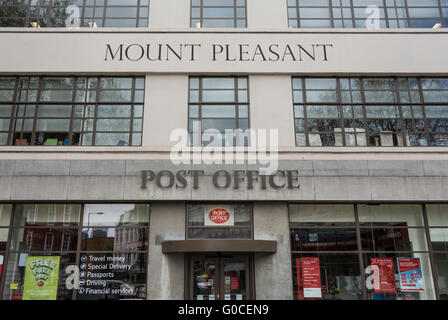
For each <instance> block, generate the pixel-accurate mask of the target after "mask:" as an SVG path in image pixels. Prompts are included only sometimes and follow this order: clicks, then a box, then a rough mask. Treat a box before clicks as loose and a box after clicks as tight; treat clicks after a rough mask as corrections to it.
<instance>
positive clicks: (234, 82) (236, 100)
mask: <svg viewBox="0 0 448 320" xmlns="http://www.w3.org/2000/svg"><path fill="white" fill-rule="evenodd" d="M235 3H236V0H235ZM233 90H234V97H235V125H236V129H238V128H239V127H240V119H239V117H238V109H239V99H238V77H234V79H233ZM224 138H226V136H225V135H224ZM243 139H244V138H243ZM238 143H239V141H238V136H237V135H235V144H236V146H238ZM232 144H233V143H232ZM224 145H225V142H224ZM236 146H235V147H236Z"/></svg>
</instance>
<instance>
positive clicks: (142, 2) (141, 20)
mask: <svg viewBox="0 0 448 320" xmlns="http://www.w3.org/2000/svg"><path fill="white" fill-rule="evenodd" d="M26 1H27V3H26V4H25V5H15V6H11V7H17V8H19V7H20V8H23V9H24V10H25V12H26V14H25V17H2V18H0V23H1V20H6V21H7V20H8V19H14V18H16V19H18V18H21V19H23V25H21V26H6V27H25V28H26V27H31V22H40V21H39V20H44V21H46V22H47V23H46V24H48V25H42V26H40V27H49V28H52V27H56V28H65V27H66V26H65V25H64V26H59V25H57V26H54V24H55V20H57V19H62V20H63V21H65V19H66V18H67V16H66V14H65V12H64V15H63V16H62V17H59V16H54V15H53V14H52V9H53V1H56V0H48V1H49V2H48V6H36V5H31V3H32V0H26ZM80 1H81V2H82V4H81V5H78V7H79V19H80V27H88V28H92V27H93V26H90V25H89V23H93V22H95V23H96V22H100V21H101V25H98V23H97V27H100V28H102V27H104V25H105V23H106V21H110V20H112V21H117V20H132V19H135V25H134V26H132V28H147V27H148V26H149V8H150V5H151V0H136V3H137V5H135V6H128V5H112V6H108V4H107V0H104V4H103V5H98V6H97V5H96V1H97V0H94V2H93V4H92V5H88V4H87V0H80ZM146 1H147V2H148V4H147V5H146ZM75 5H76V4H75ZM36 8H37V9H38V11H40V10H42V9H43V10H45V11H46V14H44V15H43V16H41V17H39V19H38V21H33V20H35V18H34V17H31V12H32V11H33V10H35V9H36ZM57 8H61V9H64V8H63V7H57ZM96 8H102V10H101V15H99V16H98V17H95V14H94V13H95V12H96V10H95V9H96ZM107 8H136V16H135V17H119V16H112V17H108V16H107ZM145 8H146V10H147V11H148V12H147V14H146V17H144V16H142V17H140V11H141V10H142V9H145ZM89 9H92V14H93V16H92V17H90V16H89V17H88V18H93V19H89V20H87V19H88V18H87V17H86V11H87V10H89ZM41 12H42V11H41ZM142 24H143V25H142ZM39 25H40V24H39ZM112 27H113V28H129V27H120V26H118V27H117V26H112Z"/></svg>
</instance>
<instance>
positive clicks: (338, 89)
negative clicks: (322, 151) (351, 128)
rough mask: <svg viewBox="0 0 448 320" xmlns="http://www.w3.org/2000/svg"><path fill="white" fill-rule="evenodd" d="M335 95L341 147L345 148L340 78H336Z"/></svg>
mask: <svg viewBox="0 0 448 320" xmlns="http://www.w3.org/2000/svg"><path fill="white" fill-rule="evenodd" d="M336 95H337V97H338V104H337V108H338V113H339V120H340V121H341V135H342V146H343V147H346V146H347V143H346V141H345V118H344V112H343V109H342V97H341V84H340V78H336ZM355 136H356V135H355ZM335 146H336V133H335Z"/></svg>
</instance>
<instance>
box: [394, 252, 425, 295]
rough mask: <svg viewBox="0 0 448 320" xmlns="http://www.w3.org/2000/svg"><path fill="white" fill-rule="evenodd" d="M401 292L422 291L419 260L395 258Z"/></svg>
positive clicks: (423, 287)
mask: <svg viewBox="0 0 448 320" xmlns="http://www.w3.org/2000/svg"><path fill="white" fill-rule="evenodd" d="M397 263H398V273H399V274H400V286H401V291H404V292H405V291H411V292H412V291H424V290H425V286H424V283H423V274H422V268H421V266H420V258H397Z"/></svg>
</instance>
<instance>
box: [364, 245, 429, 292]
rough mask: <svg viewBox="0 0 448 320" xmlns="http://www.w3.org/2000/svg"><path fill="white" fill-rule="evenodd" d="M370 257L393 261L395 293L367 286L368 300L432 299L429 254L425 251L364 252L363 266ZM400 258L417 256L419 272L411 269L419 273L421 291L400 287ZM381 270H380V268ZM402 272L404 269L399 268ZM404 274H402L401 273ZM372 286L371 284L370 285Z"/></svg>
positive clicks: (369, 260) (366, 264)
mask: <svg viewBox="0 0 448 320" xmlns="http://www.w3.org/2000/svg"><path fill="white" fill-rule="evenodd" d="M372 258H386V259H390V262H391V263H393V271H394V274H393V275H392V278H393V279H394V280H396V281H395V293H382V292H375V291H374V290H372V289H373V288H371V289H369V288H367V297H368V299H370V300H434V299H435V292H434V285H433V279H432V273H431V267H430V262H429V255H428V254H427V253H394V252H388V253H366V254H364V255H363V259H364V266H365V267H368V266H370V265H371V263H372ZM400 258H419V259H420V261H419V264H420V268H421V273H420V272H419V270H413V271H414V274H421V277H422V282H421V283H422V284H423V287H424V290H423V291H418V292H410V291H406V290H404V289H403V288H402V287H401V283H400V278H401V276H402V275H403V274H400V273H399V269H398V263H397V261H398V260H397V259H400ZM380 272H381V270H380ZM401 272H404V270H401ZM403 276H404V275H403ZM372 287H373V286H372Z"/></svg>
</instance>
